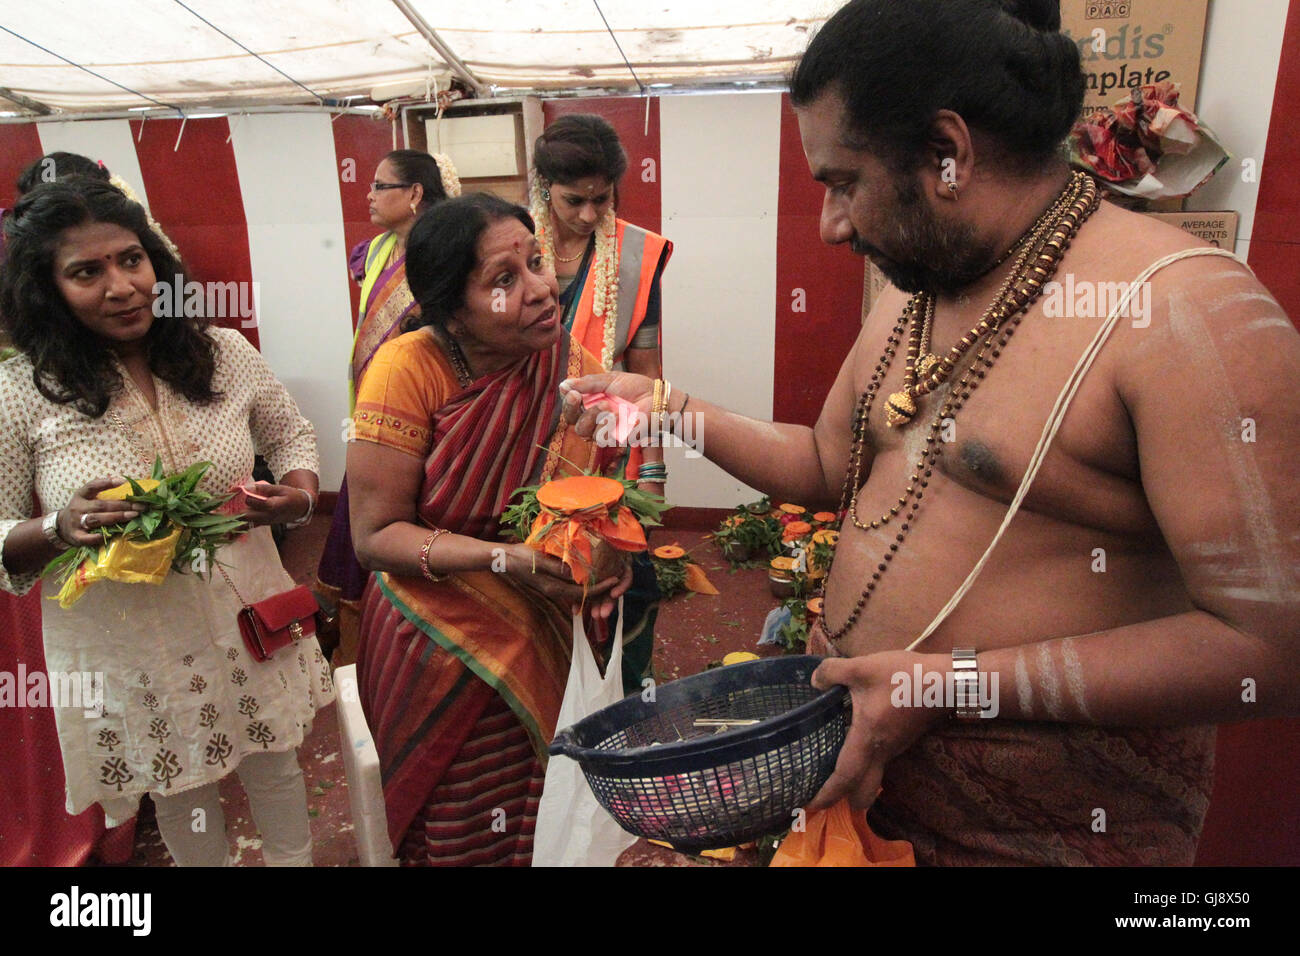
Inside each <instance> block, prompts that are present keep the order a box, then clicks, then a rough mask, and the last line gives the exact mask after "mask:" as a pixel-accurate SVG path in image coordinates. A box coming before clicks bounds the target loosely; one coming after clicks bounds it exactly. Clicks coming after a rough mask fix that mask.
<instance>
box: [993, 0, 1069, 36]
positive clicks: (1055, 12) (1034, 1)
mask: <svg viewBox="0 0 1300 956" xmlns="http://www.w3.org/2000/svg"><path fill="white" fill-rule="evenodd" d="M1001 2H1002V9H1003V10H1005V11H1006V12H1007V13H1009V14H1011V15H1012V16H1013V17H1015V18H1016V19H1017V20H1019V21H1020V22H1021V23H1023V24H1024V25H1025V26H1028V27H1033V28H1034V29H1035V30H1045V31H1046V32H1048V33H1056V32H1058V31H1059V30H1060V29H1061V3H1060V0H1001Z"/></svg>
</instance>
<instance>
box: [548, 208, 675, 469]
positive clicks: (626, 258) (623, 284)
mask: <svg viewBox="0 0 1300 956" xmlns="http://www.w3.org/2000/svg"><path fill="white" fill-rule="evenodd" d="M614 236H615V239H616V241H617V243H618V308H617V309H616V310H615V312H616V314H615V315H614V316H603V317H602V318H601V319H597V318H596V316H595V315H593V314H592V303H593V301H594V300H595V296H596V283H595V281H593V280H594V278H595V274H596V263H594V262H593V263H591V265H590V266H588V267H587V276H588V280H587V282H586V283H585V285H584V287H583V290H582V298H580V299H579V300H578V310H577V312H575V313H574V316H573V328H572V330H571V332H572V334H573V337H574V338H576V339H577V340H578V341H579V342H581V343H582V344H583V346H584V347H585V348H586V349H587V351H588V352H590V353H591V354H592V355H594V356H596V358H598V359H601V358H603V354H602V353H603V352H604V348H605V325H606V323H607V322H609V321H611V320H612V321H613V322H614V323H615V325H614V359H613V365H614V368H616V369H622V368H623V352H624V351H626V349H627V347H628V344H629V343H630V342H631V341H632V339H633V337H634V336H635V335H636V330H637V329H639V328H640V327H641V323H642V322H644V321H645V313H646V307H647V306H648V305H649V303H650V286H651V285H652V284H653V283H654V277H655V271H656V270H657V269H658V268H659V260H660V258H661V257H662V258H663V261H664V264H665V265H666V264H667V263H668V257H669V256H671V255H672V254H673V244H672V243H671V242H669V241H668V240H667V239H665V238H664V237H663V236H660V235H657V234H656V233H653V232H648V231H647V230H645V229H642V228H641V227H640V226H634V225H632V223H630V222H624V221H623V220H622V219H617V220H615V233H614ZM659 343H660V346H661V347H662V345H663V325H662V322H661V323H660V330H659ZM642 458H643V456H642V453H641V449H639V448H633V449H632V450H631V454H630V455H629V456H628V462H627V470H626V471H625V472H624V475H625V476H626V477H627V478H629V479H631V480H633V481H635V480H636V477H637V468H638V467H639V466H640V464H641V461H642Z"/></svg>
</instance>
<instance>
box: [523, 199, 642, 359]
mask: <svg viewBox="0 0 1300 956" xmlns="http://www.w3.org/2000/svg"><path fill="white" fill-rule="evenodd" d="M528 193H529V205H530V206H531V209H530V212H531V213H532V216H533V223H534V225H535V226H536V229H537V233H536V235H537V241H538V243H539V244H540V245H541V247H542V261H543V262H544V263H545V264H546V265H548V266H550V267H551V269H552V270H553V269H554V268H555V226H554V223H552V222H551V204H550V202H549V201H548V200H546V199H543V198H542V183H541V177H539V176H536V175H534V176H533V181H532V184H531V185H530V187H529V191H528ZM618 265H619V250H618V220H617V217H616V216H615V214H614V208H613V207H612V206H611V207H610V208H609V209H607V210H605V215H604V216H602V217H601V220H600V222H599V223H598V224H597V225H596V261H595V263H594V264H593V266H592V268H593V269H594V274H593V277H592V281H593V282H594V283H595V285H594V287H593V288H592V298H591V311H592V314H593V315H595V317H596V318H598V319H602V320H603V321H604V323H605V328H604V332H605V335H604V341H603V343H602V345H601V350H600V364H601V365H602V366H604V368H605V369H606V370H607V371H608V370H611V369H613V367H614V348H615V342H614V332H615V329H616V328H617V326H618Z"/></svg>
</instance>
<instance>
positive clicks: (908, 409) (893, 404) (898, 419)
mask: <svg viewBox="0 0 1300 956" xmlns="http://www.w3.org/2000/svg"><path fill="white" fill-rule="evenodd" d="M914 415H916V402H915V401H913V399H912V396H911V395H909V394H907V392H895V393H894V394H893V395H890V396H889V399H888V400H887V401H886V402H885V424H886V425H888V426H889V427H890V428H897V427H899V426H900V425H906V424H907V423H908V422H910V421H911V420H912V417H913V416H914Z"/></svg>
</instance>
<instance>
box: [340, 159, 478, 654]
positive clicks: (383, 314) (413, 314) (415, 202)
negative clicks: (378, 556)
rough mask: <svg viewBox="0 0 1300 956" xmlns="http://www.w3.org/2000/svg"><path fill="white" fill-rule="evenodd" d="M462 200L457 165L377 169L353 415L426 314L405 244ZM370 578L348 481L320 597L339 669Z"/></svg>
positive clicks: (355, 352) (358, 255)
mask: <svg viewBox="0 0 1300 956" xmlns="http://www.w3.org/2000/svg"><path fill="white" fill-rule="evenodd" d="M459 195H460V180H459V179H458V178H457V176H456V169H455V167H454V166H452V164H451V160H450V159H449V158H448V157H446V156H442V155H438V156H431V155H429V154H428V153H425V152H421V151H420V150H418V149H396V150H393V152H391V153H389V154H388V155H387V156H385V157H384V158H383V159H382V160H380V162H379V165H378V166H377V167H376V168H375V179H374V181H373V182H372V183H371V184H370V192H369V193H368V194H367V195H366V201H367V203H368V204H369V208H370V221H371V222H373V223H374V224H375V225H376V226H379V227H380V228H381V229H383V230H384V231H383V232H381V233H380V234H379V235H377V236H375V237H374V238H372V239H367V240H366V241H364V242H360V243H358V244H357V245H356V247H355V248H354V249H353V250H352V253H351V255H350V256H349V257H348V271H349V273H350V274H351V275H352V278H353V279H355V280H356V281H357V282H358V283H359V284H360V285H361V307H360V310H359V312H358V314H357V323H356V333H355V335H354V336H353V339H352V361H351V363H350V364H349V365H348V403H349V409H348V410H349V411H351V410H352V408H353V407H354V406H355V399H356V389H357V385H358V383H360V381H361V377H362V375H363V374H365V371H366V369H367V368H369V367H370V362H371V361H372V360H373V359H374V357H375V353H376V352H378V351H379V346H381V345H383V344H384V343H385V342H387V341H389V340H390V339H392V338H395V337H396V336H398V335H399V334H401V332H402V331H403V329H404V328H405V327H406V325H407V324H408V323H409V322H411V321H413V320H414V319H416V318H418V317H419V314H420V307H419V306H418V305H416V302H415V297H414V296H412V295H411V290H410V288H409V287H408V286H407V283H406V240H407V237H408V236H409V235H410V233H411V227H412V226H414V225H415V220H416V219H417V218H418V217H419V215H420V213H422V212H424V211H425V210H426V209H429V208H430V207H432V206H433V205H434V204H435V203H439V202H441V201H442V200H444V199H446V198H447V197H449V196H459ZM367 576H368V575H367V572H366V571H365V569H363V568H362V567H361V565H360V564H358V563H357V559H356V555H354V554H353V553H352V530H351V527H350V514H349V507H348V481H347V478H346V477H344V479H343V483H342V487H341V488H340V489H339V496H338V501H337V503H336V504H335V506H334V518H333V521H332V523H331V525H330V533H329V537H328V538H327V539H326V541H325V550H324V553H323V554H322V555H321V561H320V567H319V568H318V569H317V572H316V583H317V589H318V590H319V591H320V593H321V594H322V595H324V596H326V597H327V598H329V599H332V600H333V601H334V603H335V606H336V607H337V612H338V622H339V646H338V649H337V650H336V651H335V653H334V664H335V665H336V666H342V665H345V664H351V663H352V662H353V661H354V660H355V659H356V652H357V627H358V615H359V612H360V607H361V592H362V590H363V589H364V588H365V585H366V578H367Z"/></svg>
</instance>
